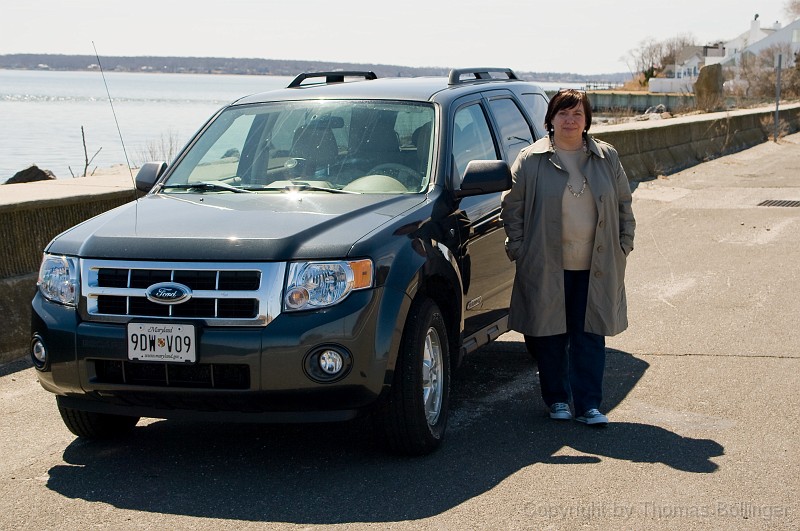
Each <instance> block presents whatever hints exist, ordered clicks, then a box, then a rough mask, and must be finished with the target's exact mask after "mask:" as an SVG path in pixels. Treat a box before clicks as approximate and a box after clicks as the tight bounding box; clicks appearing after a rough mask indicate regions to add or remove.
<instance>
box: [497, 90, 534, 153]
mask: <svg viewBox="0 0 800 531" xmlns="http://www.w3.org/2000/svg"><path fill="white" fill-rule="evenodd" d="M489 107H490V108H491V109H492V114H493V115H494V117H495V121H496V122H497V124H498V127H499V128H500V142H502V144H503V149H505V152H506V156H507V157H508V163H509V164H511V163H513V162H514V161H515V160H516V158H517V155H518V154H519V152H520V151H521V150H522V148H524V147H527V146H530V145H531V144H533V134H531V128H530V127H529V126H528V122H527V121H525V117H524V116H523V115H522V111H520V110H519V107H517V104H516V103H514V101H513V100H512V99H510V98H500V99H493V100H490V101H489Z"/></svg>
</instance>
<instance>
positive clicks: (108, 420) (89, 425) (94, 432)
mask: <svg viewBox="0 0 800 531" xmlns="http://www.w3.org/2000/svg"><path fill="white" fill-rule="evenodd" d="M58 412H59V413H60V414H61V419H62V420H63V421H64V425H66V427H67V428H68V429H69V431H71V432H72V433H74V434H75V435H77V436H78V437H83V438H84V439H111V438H114V437H121V436H123V435H127V434H128V433H130V432H131V431H133V428H134V427H135V426H136V423H137V422H139V417H128V416H124V415H109V414H106V413H92V412H89V411H81V410H79V409H72V408H69V407H64V406H62V405H61V404H58Z"/></svg>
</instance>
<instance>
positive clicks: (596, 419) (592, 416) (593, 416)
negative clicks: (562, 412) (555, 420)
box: [551, 409, 608, 426]
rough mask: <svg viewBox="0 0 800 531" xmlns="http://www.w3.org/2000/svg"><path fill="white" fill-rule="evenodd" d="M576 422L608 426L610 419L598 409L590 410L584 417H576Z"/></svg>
mask: <svg viewBox="0 0 800 531" xmlns="http://www.w3.org/2000/svg"><path fill="white" fill-rule="evenodd" d="M551 416H552V414H551ZM575 420H577V421H578V422H583V423H584V424H589V425H592V426H605V425H606V424H608V417H606V416H605V415H603V414H602V413H600V412H599V411H598V410H596V409H590V410H589V411H587V412H586V413H584V414H583V415H580V416H578V417H575Z"/></svg>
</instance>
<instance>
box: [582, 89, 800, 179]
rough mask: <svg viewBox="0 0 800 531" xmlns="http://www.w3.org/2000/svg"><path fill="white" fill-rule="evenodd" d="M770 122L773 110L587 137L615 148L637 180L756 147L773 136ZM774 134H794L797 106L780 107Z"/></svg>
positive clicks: (611, 129)
mask: <svg viewBox="0 0 800 531" xmlns="http://www.w3.org/2000/svg"><path fill="white" fill-rule="evenodd" d="M774 119H775V111H774V108H773V109H771V110H770V109H763V108H762V109H757V110H738V111H729V112H718V113H710V114H700V115H695V116H688V117H682V118H673V119H666V120H649V121H645V122H633V123H626V124H619V125H608V126H601V127H593V128H591V130H590V132H591V133H592V134H593V135H594V136H595V137H597V138H599V139H601V140H604V141H606V142H608V143H610V144H612V145H613V146H614V147H615V148H617V151H618V152H619V154H620V160H621V161H622V165H623V166H624V167H625V171H626V173H627V174H628V178H630V179H631V180H642V179H647V178H652V177H657V176H659V175H665V174H669V173H674V172H676V171H680V170H683V169H685V168H688V167H690V166H694V165H695V164H699V163H701V162H704V161H707V160H711V159H714V158H717V157H721V156H723V155H727V154H730V153H735V152H737V151H741V150H743V149H747V148H748V147H751V146H754V145H756V144H760V143H761V142H764V141H766V140H767V139H768V138H770V135H772V134H773V132H774ZM779 130H780V134H790V133H795V132H797V131H798V130H800V104H797V103H796V104H792V105H785V106H783V107H781V109H780V121H779Z"/></svg>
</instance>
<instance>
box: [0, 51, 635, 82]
mask: <svg viewBox="0 0 800 531" xmlns="http://www.w3.org/2000/svg"><path fill="white" fill-rule="evenodd" d="M100 61H101V62H100V64H98V61H97V57H95V56H93V55H60V54H7V55H0V69H6V70H34V71H36V70H38V71H42V70H45V71H46V70H56V71H97V70H99V69H100V65H102V67H103V70H104V71H106V72H137V73H171V74H229V75H266V76H295V75H297V74H299V73H300V72H313V71H317V72H320V71H330V70H361V71H363V70H368V71H372V72H375V74H377V75H378V76H379V77H414V76H446V75H447V74H448V73H449V72H450V70H451V67H408V66H398V65H384V64H364V63H332V62H324V61H302V60H300V61H298V60H291V61H290V60H281V59H258V58H225V57H155V56H141V57H126V56H107V57H102V56H101V58H100ZM514 71H515V72H516V73H517V75H518V76H520V77H522V78H523V79H529V80H533V79H535V80H537V81H548V82H549V81H552V82H562V83H623V82H625V81H627V80H629V79H630V77H631V75H630V73H627V72H616V73H607V74H576V73H565V72H528V71H522V70H517V69H514Z"/></svg>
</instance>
